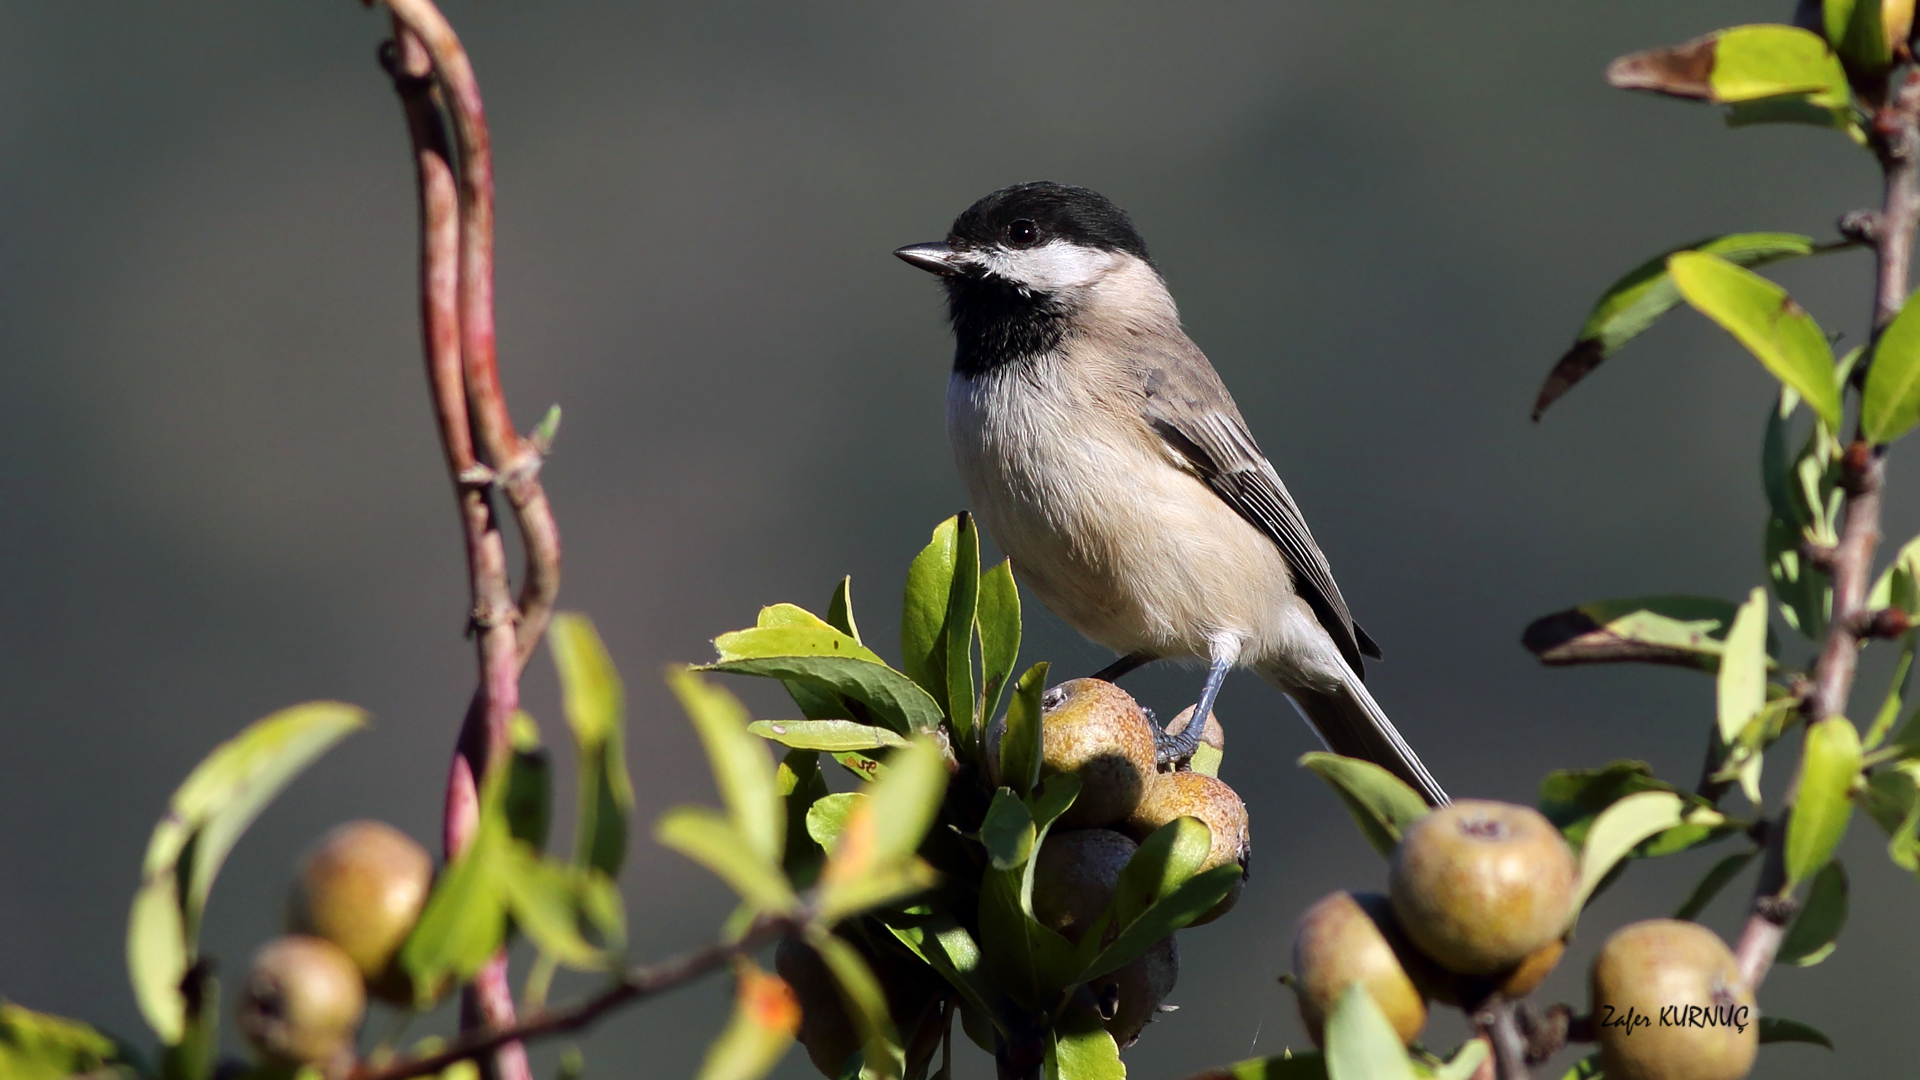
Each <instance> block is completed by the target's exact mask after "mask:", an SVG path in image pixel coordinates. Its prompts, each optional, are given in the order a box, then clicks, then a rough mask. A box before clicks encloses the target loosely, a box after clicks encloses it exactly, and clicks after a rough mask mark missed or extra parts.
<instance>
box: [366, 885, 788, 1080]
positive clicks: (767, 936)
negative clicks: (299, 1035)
mask: <svg viewBox="0 0 1920 1080" xmlns="http://www.w3.org/2000/svg"><path fill="white" fill-rule="evenodd" d="M793 926H794V923H793V920H791V919H787V918H762V919H760V920H759V921H758V922H756V923H754V924H753V926H752V927H750V928H749V929H748V930H747V932H746V933H745V934H744V935H742V936H741V937H740V938H739V939H738V940H735V941H723V942H716V943H714V944H712V945H708V946H706V947H705V948H701V949H696V950H694V951H693V952H689V953H682V954H681V955H679V956H676V957H673V958H672V959H669V960H663V961H661V962H660V963H657V964H650V965H648V966H646V967H642V968H635V969H634V970H633V971H630V972H628V973H627V974H626V976H625V977H623V978H622V979H621V980H620V981H619V982H617V983H614V984H613V985H612V986H609V987H607V988H606V989H605V990H602V991H601V992H599V993H598V994H595V995H594V996H592V997H590V998H585V999H583V1000H581V1001H578V1002H575V1003H574V1004H572V1005H568V1006H566V1007H565V1008H559V1009H541V1010H539V1011H537V1012H534V1013H533V1014H531V1015H529V1016H528V1017H526V1018H525V1019H524V1020H521V1021H520V1022H519V1023H517V1024H515V1025H514V1026H513V1027H511V1028H507V1029H503V1030H500V1031H475V1032H469V1033H468V1034H466V1035H462V1036H461V1037H460V1038H459V1039H457V1040H455V1041H454V1042H453V1043H452V1044H451V1045H449V1046H448V1047H447V1048H446V1049H444V1050H441V1051H440V1052H438V1053H435V1054H427V1055H424V1056H421V1057H414V1058H406V1059H403V1060H400V1061H394V1062H389V1063H387V1064H385V1065H382V1066H380V1067H379V1068H366V1067H365V1066H362V1067H361V1068H359V1069H356V1070H355V1071H354V1072H353V1073H351V1074H349V1077H348V1080H409V1078H411V1077H415V1076H428V1075H431V1074H434V1073H438V1072H441V1071H443V1070H445V1069H446V1068H447V1067H449V1066H451V1065H454V1064H457V1063H459V1062H462V1061H467V1060H471V1059H473V1058H477V1057H479V1056H481V1055H483V1054H487V1053H490V1052H492V1051H494V1050H497V1049H499V1048H500V1047H502V1046H505V1045H507V1044H509V1043H519V1042H525V1041H527V1040H531V1039H535V1038H539V1037H541V1036H544V1035H557V1034H561V1033H564V1032H569V1031H578V1030H580V1029H581V1028H584V1027H586V1026H587V1025H589V1024H591V1023H593V1022H594V1021H595V1020H598V1019H599V1018H600V1017H601V1016H602V1015H604V1014H606V1013H607V1012H609V1011H610V1010H613V1009H616V1008H619V1007H620V1006H622V1005H625V1004H627V1003H628V1002H632V1001H638V1000H640V999H641V998H646V997H651V996H653V995H655V994H661V993H665V992H666V991H668V990H672V989H675V988H677V987H680V986H684V985H685V984H687V983H689V982H692V981H693V980H695V979H698V978H700V977H701V976H703V975H706V974H708V973H709V972H712V971H715V970H718V969H719V968H722V967H725V966H727V965H728V964H729V963H731V962H732V961H733V958H734V957H736V956H746V955H750V954H752V953H753V952H755V951H757V950H758V949H759V948H760V947H761V946H763V945H766V944H767V943H768V942H771V941H773V940H774V939H775V938H777V937H780V936H782V935H784V934H786V933H787V932H789V931H790V930H792V929H793Z"/></svg>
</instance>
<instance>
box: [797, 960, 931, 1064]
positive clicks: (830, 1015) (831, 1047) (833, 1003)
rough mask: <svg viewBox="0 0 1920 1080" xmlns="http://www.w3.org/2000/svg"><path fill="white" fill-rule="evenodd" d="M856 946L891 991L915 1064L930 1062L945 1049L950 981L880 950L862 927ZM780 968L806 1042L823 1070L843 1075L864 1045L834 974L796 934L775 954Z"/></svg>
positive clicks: (890, 1006)
mask: <svg viewBox="0 0 1920 1080" xmlns="http://www.w3.org/2000/svg"><path fill="white" fill-rule="evenodd" d="M847 938H848V940H849V941H850V942H851V943H852V944H853V946H854V948H855V949H857V950H859V952H860V955H861V956H862V957H864V958H865V959H866V961H867V966H868V967H869V968H871V969H872V970H873V973H874V976H875V977H876V978H878V979H879V980H880V985H881V987H882V988H883V989H885V991H886V994H887V1011H888V1013H889V1014H890V1015H891V1016H892V1018H893V1024H894V1028H895V1030H896V1031H897V1032H898V1033H899V1034H900V1036H901V1037H902V1038H904V1039H906V1040H907V1043H908V1045H907V1064H908V1067H909V1069H911V1068H912V1067H913V1066H915V1065H917V1064H919V1063H920V1062H924V1061H926V1060H927V1058H928V1057H929V1056H930V1055H931V1054H932V1053H933V1051H934V1050H936V1049H938V1048H939V1045H940V1033H941V1030H942V1029H941V1027H940V1024H939V1018H940V1008H939V1006H940V1001H941V998H942V995H943V991H944V988H945V984H944V983H943V982H941V980H940V978H939V976H937V975H934V974H933V972H932V971H931V970H929V969H928V968H927V966H926V965H925V964H922V963H920V962H919V961H917V960H911V959H909V958H906V957H901V956H899V955H897V954H895V953H894V952H892V951H891V950H883V949H876V948H874V947H872V946H871V945H869V943H868V942H867V941H866V940H864V939H863V938H862V937H860V935H859V934H858V933H857V932H856V933H854V934H850V935H847ZM773 967H774V971H775V972H776V973H778V974H779V976H780V977H781V978H782V979H785V980H786V981H787V985H788V986H790V987H792V988H793V994H794V997H795V998H796V999H798V1000H799V1002H800V1031H799V1034H798V1036H797V1037H798V1039H799V1041H800V1045H801V1046H803V1047H805V1048H806V1051H807V1058H808V1059H809V1060H811V1061H812V1062H813V1067H814V1068H816V1069H818V1070H820V1073H821V1075H823V1076H827V1077H832V1078H837V1077H839V1076H840V1074H841V1073H842V1071H844V1067H845V1065H846V1063H847V1059H848V1058H850V1057H852V1056H853V1054H854V1051H856V1050H859V1049H860V1047H861V1045H862V1044H861V1040H860V1034H859V1031H858V1029H856V1028H855V1027H854V1025H853V1019H852V1017H850V1016H848V1015H847V1010H846V1004H845V1003H844V1002H843V1001H842V1000H841V999H840V991H839V988H838V987H837V986H836V985H835V983H834V980H833V973H832V972H831V971H830V970H829V969H828V968H827V965H826V962H825V961H823V960H821V959H820V954H819V953H816V952H814V951H813V950H812V949H811V948H808V947H807V946H806V945H805V944H803V943H801V942H798V941H794V940H792V939H786V940H783V941H782V942H781V943H780V946H779V947H778V948H777V949H775V950H774V953H773Z"/></svg>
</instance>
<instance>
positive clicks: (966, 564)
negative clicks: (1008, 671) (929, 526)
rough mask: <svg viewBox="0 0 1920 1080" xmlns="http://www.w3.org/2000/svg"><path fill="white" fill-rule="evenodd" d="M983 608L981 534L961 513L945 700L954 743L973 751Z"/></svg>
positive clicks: (948, 624)
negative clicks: (976, 653) (976, 645)
mask: <svg viewBox="0 0 1920 1080" xmlns="http://www.w3.org/2000/svg"><path fill="white" fill-rule="evenodd" d="M979 607H980V531H979V530H978V529H976V528H975V527H974V524H973V515H972V514H969V513H967V512H966V511H964V510H963V511H961V513H960V524H959V527H958V529H957V530H956V532H955V536H954V547H953V585H952V589H951V591H950V593H949V594H948V599H947V619H946V634H945V638H946V648H947V687H946V695H945V698H944V700H945V701H946V703H947V717H948V719H949V721H950V722H951V723H952V725H953V741H954V742H955V743H956V744H958V745H960V746H963V747H970V746H972V745H973V744H974V743H975V742H977V741H978V739H979V733H978V732H976V731H975V730H974V721H975V720H976V719H977V718H978V715H977V713H976V711H975V710H976V709H977V708H978V705H977V703H976V701H975V699H974V685H973V631H974V619H975V617H976V616H977V615H978V613H979Z"/></svg>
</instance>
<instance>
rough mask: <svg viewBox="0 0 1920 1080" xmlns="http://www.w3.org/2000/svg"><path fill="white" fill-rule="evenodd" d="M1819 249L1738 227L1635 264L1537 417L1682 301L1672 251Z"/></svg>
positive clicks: (1745, 255) (1766, 259)
mask: <svg viewBox="0 0 1920 1080" xmlns="http://www.w3.org/2000/svg"><path fill="white" fill-rule="evenodd" d="M1829 118H1830V117H1829ZM1815 250H1816V249H1815V247H1814V243H1813V238H1812V237H1810V236H1801V235H1798V234H1796V233H1733V234H1729V235H1726V236H1712V237H1707V238H1705V239H1702V240H1696V241H1694V242H1693V243H1691V244H1683V245H1681V246H1680V247H1677V248H1673V249H1672V250H1670V251H1663V252H1661V253H1660V254H1659V255H1656V256H1654V257H1653V258H1651V259H1649V260H1647V261H1646V262H1644V263H1642V264H1640V265H1639V266H1637V267H1634V268H1633V270H1631V271H1629V272H1628V273H1627V274H1626V276H1624V277H1622V278H1621V279H1620V280H1618V281H1616V282H1614V283H1613V284H1612V285H1609V286H1608V287H1607V290H1606V292H1604V293H1602V294H1601V296H1600V300H1599V302H1598V303H1596V304H1594V306H1593V311H1592V312H1591V313H1589V314H1588V315H1587V321H1586V323H1585V324H1584V325H1583V326H1581V327H1580V333H1579V334H1578V335H1577V336H1576V337H1575V338H1574V342H1573V347H1572V348H1570V349H1568V350H1567V352H1566V354H1565V355H1563V356H1562V357H1561V358H1560V360H1559V362H1558V363H1556V364H1555V365H1554V367H1553V372H1552V374H1550V375H1548V376H1547V381H1546V383H1545V384H1544V385H1542V386H1541V387H1540V393H1539V396H1538V397H1537V398H1536V399H1535V401H1534V405H1533V418H1534V420H1536V421H1537V420H1539V419H1540V417H1541V416H1542V415H1543V414H1544V413H1545V412H1546V411H1547V407H1548V406H1550V405H1552V404H1553V403H1554V402H1555V401H1558V400H1559V399H1560V398H1561V397H1562V396H1563V395H1564V394H1566V392H1567V391H1568V390H1571V389H1573V386H1574V384H1575V383H1578V382H1579V381H1580V380H1581V379H1584V378H1586V377H1587V375H1588V374H1590V373H1591V372H1592V371H1593V369H1594V368H1596V367H1599V366H1600V364H1601V362H1602V361H1604V360H1606V359H1607V358H1608V357H1610V356H1612V355H1613V354H1614V353H1616V352H1619V351H1620V350H1621V349H1622V348H1624V347H1625V346H1626V345H1627V343H1628V342H1630V341H1632V340H1633V339H1634V338H1636V337H1639V336H1640V334H1641V333H1642V332H1644V331H1645V330H1646V329H1647V328H1648V327H1650V326H1652V325H1653V324H1654V323H1655V322H1656V321H1658V320H1659V318H1660V316H1662V315H1665V314H1666V313H1667V312H1669V311H1671V310H1673V309H1674V308H1675V307H1677V306H1678V305H1679V303H1680V290H1679V289H1678V288H1677V287H1675V285H1674V284H1673V279H1672V278H1671V277H1669V276H1668V274H1667V259H1668V258H1669V257H1671V256H1673V255H1677V254H1679V253H1680V252H1683V251H1705V252H1709V253H1711V254H1714V255H1718V256H1720V257H1721V258H1724V259H1726V260H1727V261H1728V262H1731V263H1733V264H1734V265H1736V266H1747V267H1757V266H1765V265H1767V264H1768V263H1774V262H1779V261H1781V260H1782V259H1791V258H1796V257H1799V256H1803V255H1811V254H1814V253H1815Z"/></svg>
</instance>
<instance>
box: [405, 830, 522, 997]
mask: <svg viewBox="0 0 1920 1080" xmlns="http://www.w3.org/2000/svg"><path fill="white" fill-rule="evenodd" d="M483 801H484V797H483ZM511 843H512V841H511V840H510V839H509V837H508V836H507V833H506V828H505V825H504V822H503V821H502V820H500V819H498V818H497V817H495V816H494V815H491V814H488V813H485V812H484V811H483V812H482V814H481V819H480V827H479V828H478V829H477V830H476V831H475V832H474V836H473V840H472V842H471V843H469V844H468V845H467V849H466V850H465V851H464V852H461V853H460V855H459V857H457V858H455V859H454V860H453V862H451V863H449V864H448V865H447V868H446V870H445V871H443V872H442V873H441V875H440V878H439V880H438V881H436V882H434V886H433V892H432V893H431V894H429V895H428V897H427V905H426V907H425V908H424V909H423V910H422V911H421V912H420V921H419V922H417V923H415V924H414V927H413V931H412V932H411V933H409V934H408V935H407V940H406V943H405V944H403V945H402V946H401V947H400V967H401V969H402V970H404V971H405V972H406V973H407V975H408V976H409V977H410V978H411V980H412V982H413V992H414V1005H415V1007H417V1008H420V1009H426V1008H429V1007H431V1006H432V1005H433V1003H434V1002H435V1001H437V1000H439V998H440V996H441V995H442V994H443V993H445V992H446V989H447V987H448V986H449V985H451V984H454V983H464V982H466V981H467V980H469V979H471V978H473V976H474V975H475V974H476V973H478V972H479V970H480V969H481V968H482V967H483V966H485V965H486V963H487V961H488V960H491V959H492V958H493V955H494V954H495V953H497V952H499V951H500V948H501V946H502V945H504V944H505V943H506V940H507V896H506V888H507V883H506V880H505V878H506V876H507V873H506V865H505V864H506V863H507V860H508V859H509V857H510V851H509V845H510V844H511Z"/></svg>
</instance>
